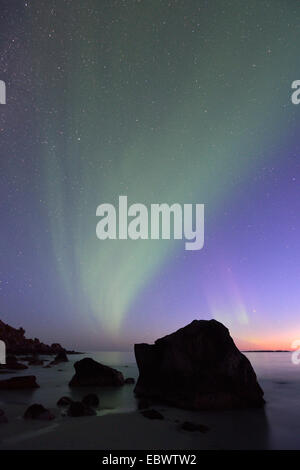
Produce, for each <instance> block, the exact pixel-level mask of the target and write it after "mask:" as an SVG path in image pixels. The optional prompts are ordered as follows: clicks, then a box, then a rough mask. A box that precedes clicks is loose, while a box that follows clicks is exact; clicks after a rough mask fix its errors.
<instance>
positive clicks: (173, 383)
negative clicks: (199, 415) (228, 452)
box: [135, 320, 265, 410]
mask: <svg viewBox="0 0 300 470" xmlns="http://www.w3.org/2000/svg"><path fill="white" fill-rule="evenodd" d="M135 356H136V361H137V365H138V368H139V373H140V375H139V378H138V381H137V385H136V387H135V393H136V395H137V396H138V397H145V398H151V399H154V400H159V401H164V402H166V403H169V404H171V405H174V406H178V407H181V408H189V409H196V410H201V409H204V410H205V409H230V408H247V407H261V406H262V405H263V404H264V403H265V401H264V399H263V391H262V389H261V388H260V386H259V384H258V382H257V379H256V375H255V372H254V370H253V368H252V366H251V363H250V361H249V360H248V359H247V358H246V356H244V355H243V354H242V353H241V352H240V351H239V350H238V348H237V347H236V346H235V344H234V342H233V340H232V338H231V337H230V334H229V331H228V329H227V328H225V326H224V325H222V323H219V322H217V321H216V320H209V321H208V320H194V321H193V322H192V323H190V324H189V325H187V326H186V327H184V328H181V329H180V330H178V331H176V332H175V333H172V334H170V335H168V336H165V337H164V338H161V339H158V340H157V341H155V343H154V344H153V345H148V344H136V345H135Z"/></svg>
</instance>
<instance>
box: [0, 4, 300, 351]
mask: <svg viewBox="0 0 300 470" xmlns="http://www.w3.org/2000/svg"><path fill="white" fill-rule="evenodd" d="M0 6H1V20H0V21H1V28H0V35H1V44H0V79H2V80H5V82H6V85H7V104H6V105H1V107H0V120H1V123H0V124H1V125H0V131H1V132H0V139H1V140H0V142H1V154H0V159H1V172H0V178H1V185H0V191H1V198H0V201H1V206H0V207H1V209H0V211H1V212H0V215H1V238H0V243H1V245H0V256H1V258H0V259H1V266H0V281H1V284H0V289H1V290H0V295H1V296H0V299H1V300H0V302H1V305H0V311H1V318H2V319H3V320H4V321H7V322H9V323H11V324H13V325H16V326H19V325H20V326H21V325H22V326H24V327H25V328H26V330H27V332H28V334H30V335H32V336H37V337H39V338H41V339H43V340H45V341H52V340H53V341H54V340H55V341H59V342H61V343H63V344H65V345H66V346H68V347H72V348H81V349H85V350H87V349H90V350H92V349H116V350H117V349H121V350H126V349H128V348H130V347H131V345H132V343H134V342H142V341H152V340H153V339H155V338H157V337H158V336H162V335H164V334H165V333H167V332H169V331H173V330H174V329H176V328H178V327H180V326H183V325H185V324H186V323H188V322H190V321H191V320H192V319H194V318H216V319H218V320H220V321H222V322H223V323H224V324H225V325H226V326H228V327H229V328H230V331H231V332H232V334H233V336H234V337H235V338H236V339H237V342H238V344H239V345H240V346H241V347H244V348H249V349H252V348H253V349H257V348H260V349H264V348H266V349H268V348H278V349H281V348H290V346H291V343H292V342H293V341H294V340H296V339H298V338H300V326H299V309H300V294H299V281H300V256H299V254H300V250H299V240H300V221H299V214H300V187H299V181H300V172H299V170H300V163H299V162H300V140H299V135H298V127H299V122H300V106H299V107H297V106H295V105H293V104H292V103H291V99H290V96H291V83H292V82H293V81H294V80H297V79H300V70H299V67H298V64H297V62H298V60H297V57H298V41H299V39H298V38H299V24H300V23H299V20H300V5H299V2H297V1H293V0H290V1H289V2H286V1H279V0H272V1H263V0H260V1H256V0H255V1H251V2H247V1H243V0H239V1H238V0H232V1H229V0H226V1H221V0H211V1H204V0H198V1H196V0H188V1H183V0H178V1H176V0H161V1H159V0H123V1H121V0H111V1H109V0H103V1H102V0H101V1H99V0H98V1H97V0H86V1H83V0H73V1H71V0H66V1H63V0H51V1H44V0H39V1H38V0H35V1H30V0H28V1H21V0H20V1H18V0H14V1H11V0H10V1H8V0H6V1H5V0H4V1H3V0H1V2H0ZM120 195H127V196H128V200H129V201H130V203H142V204H146V205H149V204H152V203H161V202H165V203H168V204H172V203H175V202H176V203H179V204H185V203H190V204H196V203H199V204H201V203H203V204H205V245H204V248H203V249H202V250H200V251H199V252H198V251H194V252H193V251H191V252H187V251H185V250H184V248H183V243H184V242H183V241H181V240H171V241H168V240H135V241H133V240H105V241H99V240H98V239H97V238H96V235H95V229H96V224H97V218H96V216H95V214H96V208H97V206H98V205H99V204H101V203H111V204H115V205H117V200H118V198H119V196H120Z"/></svg>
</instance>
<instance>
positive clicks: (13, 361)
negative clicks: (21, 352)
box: [0, 355, 28, 370]
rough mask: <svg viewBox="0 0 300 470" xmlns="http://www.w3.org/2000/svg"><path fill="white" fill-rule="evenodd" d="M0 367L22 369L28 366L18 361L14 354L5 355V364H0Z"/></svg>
mask: <svg viewBox="0 0 300 470" xmlns="http://www.w3.org/2000/svg"><path fill="white" fill-rule="evenodd" d="M0 369H10V370H23V369H28V367H27V366H25V364H21V363H20V362H18V360H17V358H16V356H12V355H9V356H7V357H6V364H1V365H0Z"/></svg>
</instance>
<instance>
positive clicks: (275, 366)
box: [0, 352, 300, 449]
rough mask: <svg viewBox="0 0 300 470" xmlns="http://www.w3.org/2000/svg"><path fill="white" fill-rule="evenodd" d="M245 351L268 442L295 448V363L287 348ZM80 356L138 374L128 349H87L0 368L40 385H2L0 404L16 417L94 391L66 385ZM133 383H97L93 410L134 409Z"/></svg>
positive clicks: (298, 444)
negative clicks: (43, 362) (58, 360)
mask: <svg viewBox="0 0 300 470" xmlns="http://www.w3.org/2000/svg"><path fill="white" fill-rule="evenodd" d="M246 355H247V357H248V358H249V360H250V361H251V363H252V365H253V367H254V369H255V371H256V374H257V376H258V380H259V382H260V384H261V386H262V388H263V389H264V391H265V399H266V401H267V405H266V407H265V418H264V423H263V424H264V426H265V429H266V433H267V434H268V439H267V442H268V444H267V446H268V447H270V448H275V449H276V448H298V449H300V365H298V366H296V365H294V364H293V363H292V361H291V354H290V353H246ZM83 357H92V358H93V359H95V360H97V361H99V362H102V363H103V364H107V365H109V366H112V367H115V368H117V369H118V370H120V371H121V372H122V373H123V374H124V376H125V377H134V378H135V379H137V376H138V370H137V367H136V363H135V359H134V355H133V353H124V352H90V353H86V354H84V355H74V356H69V359H70V362H69V363H66V364H61V365H59V366H55V367H53V368H51V369H43V368H42V367H39V366H33V367H30V368H29V369H28V370H25V371H20V372H17V373H15V374H7V375H6V374H5V375H3V374H1V377H0V378H1V379H4V378H8V377H12V376H16V375H30V374H34V375H36V377H37V382H38V383H39V385H40V388H39V389H37V390H34V391H26V392H23V391H22V392H21V393H20V392H12V391H10V392H4V391H1V392H0V408H5V406H10V407H13V406H14V405H15V407H14V408H15V409H16V419H19V418H20V416H18V414H20V410H21V409H22V410H24V409H25V408H26V406H27V405H29V404H31V403H42V404H43V405H44V406H45V407H47V408H52V409H55V405H56V402H57V400H58V399H59V398H60V397H62V396H63V395H67V396H70V397H72V398H73V399H74V400H76V399H81V398H82V397H83V396H84V395H85V394H86V393H88V392H89V391H95V390H94V389H91V390H89V389H86V388H84V389H69V387H68V382H69V381H70V379H71V378H72V376H73V374H74V368H73V363H74V362H76V361H78V360H80V359H82V358H83ZM49 359H52V358H49ZM60 370H61V371H60ZM133 388H134V385H126V386H124V387H121V388H119V389H113V388H111V389H108V388H104V389H100V390H99V396H100V402H101V407H100V408H101V409H100V410H99V412H98V413H99V414H100V415H103V414H106V413H115V412H128V411H133V410H136V400H135V398H134V395H133Z"/></svg>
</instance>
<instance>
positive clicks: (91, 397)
mask: <svg viewBox="0 0 300 470" xmlns="http://www.w3.org/2000/svg"><path fill="white" fill-rule="evenodd" d="M81 401H82V403H83V404H84V405H87V406H92V407H94V408H95V407H96V406H98V405H99V397H98V395H96V394H95V393H89V394H88V395H86V396H85V397H83V399H82V400H81Z"/></svg>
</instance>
